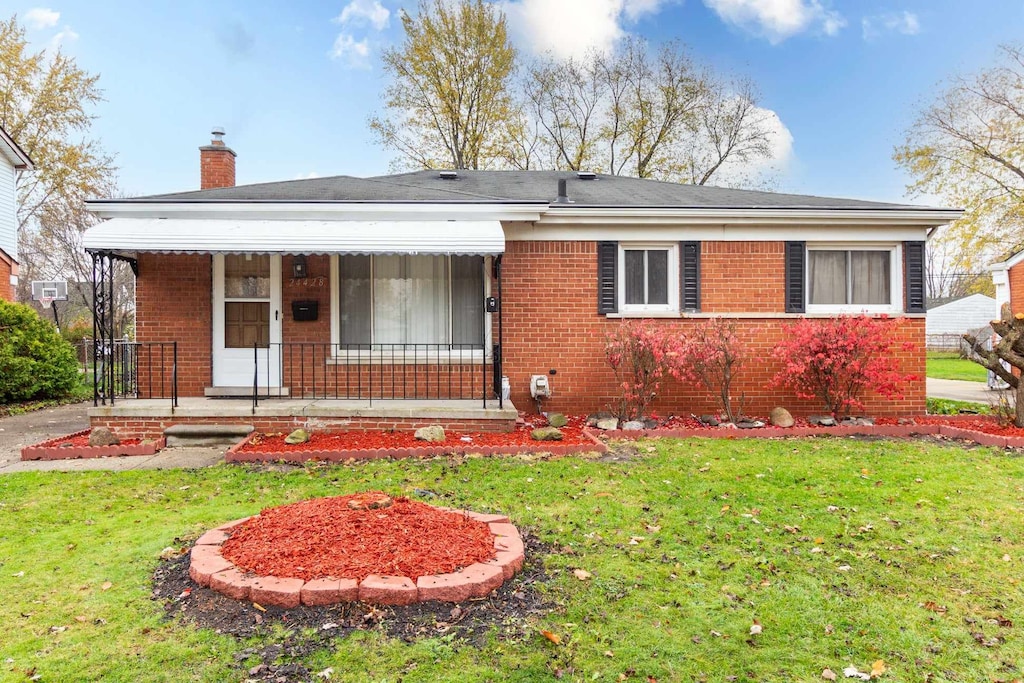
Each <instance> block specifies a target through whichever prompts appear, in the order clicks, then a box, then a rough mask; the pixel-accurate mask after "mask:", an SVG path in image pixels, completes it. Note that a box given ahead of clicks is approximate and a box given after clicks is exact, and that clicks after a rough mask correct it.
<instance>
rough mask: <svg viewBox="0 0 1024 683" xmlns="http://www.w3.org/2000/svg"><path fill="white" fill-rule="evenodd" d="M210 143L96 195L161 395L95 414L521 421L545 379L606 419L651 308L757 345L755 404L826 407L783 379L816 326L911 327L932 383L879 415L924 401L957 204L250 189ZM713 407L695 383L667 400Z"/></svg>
mask: <svg viewBox="0 0 1024 683" xmlns="http://www.w3.org/2000/svg"><path fill="white" fill-rule="evenodd" d="M200 155H201V169H202V173H201V176H202V183H201V187H202V189H201V190H199V191H192V192H182V193H176V194H164V195H156V196H149V197H141V198H135V199H108V200H96V201H91V202H89V205H88V206H89V209H90V210H91V211H92V212H94V213H95V214H96V215H97V216H99V217H100V218H102V219H105V220H104V222H103V223H101V224H99V225H97V226H96V227H93V228H91V229H90V230H89V231H88V232H87V233H86V235H85V240H84V241H85V246H86V247H87V248H88V250H89V251H90V252H91V253H92V254H93V256H94V260H95V263H96V264H97V272H98V274H99V276H98V285H97V287H98V290H99V292H100V296H99V297H98V306H97V309H98V311H97V312H98V319H99V320H100V327H101V330H100V332H101V336H102V333H103V329H102V328H103V321H102V318H103V310H102V309H103V306H104V303H103V299H104V297H103V287H104V280H103V273H104V267H106V266H107V265H109V263H110V262H111V260H116V259H128V260H130V262H131V263H132V264H133V267H135V268H136V270H137V294H136V316H137V348H136V351H135V353H137V355H138V359H139V361H138V363H139V367H138V386H137V387H136V390H137V395H138V396H140V397H143V398H148V397H154V398H152V399H151V400H136V401H115V403H114V405H102V406H98V407H97V408H95V409H94V410H93V421H94V424H109V425H112V426H114V427H116V428H118V429H121V430H126V431H133V432H136V433H152V432H155V431H156V430H158V429H159V428H162V427H164V426H166V425H168V424H173V423H175V422H188V421H197V422H198V421H207V422H215V421H222V422H239V421H243V422H246V423H249V424H253V423H255V424H257V426H267V425H280V426H290V425H294V424H304V423H313V424H314V426H316V425H318V424H319V425H323V424H327V425H329V426H334V427H348V428H359V427H365V426H373V427H376V426H381V425H383V426H394V427H398V428H407V427H410V426H413V425H414V424H419V423H430V422H437V421H440V422H442V423H449V424H452V423H459V422H460V421H463V422H470V423H472V426H473V427H475V428H480V429H485V428H486V429H510V428H511V426H512V424H513V421H514V417H515V411H514V410H510V405H509V402H508V401H503V400H501V397H500V393H501V382H500V377H501V376H502V375H504V376H506V377H507V378H508V384H509V388H510V398H511V403H512V404H514V405H515V406H517V407H519V408H521V409H524V410H528V411H533V410H536V409H537V407H538V406H537V405H536V404H535V402H534V399H533V397H532V396H531V391H530V389H531V378H533V377H535V376H541V377H543V378H545V379H546V380H547V381H548V384H549V387H550V390H551V395H550V397H548V398H545V399H543V400H542V402H541V403H540V405H539V407H540V409H541V410H556V411H562V412H568V413H584V412H591V411H596V410H601V409H603V408H605V406H607V405H608V404H609V403H610V402H611V400H612V399H613V397H614V396H615V395H616V393H617V392H616V385H615V380H614V377H613V374H612V372H611V370H610V369H609V368H608V367H607V365H606V363H605V360H604V354H603V346H604V342H605V335H606V333H607V332H609V331H610V330H612V329H614V328H615V327H616V326H618V325H619V324H621V323H622V321H623V320H626V319H630V318H646V319H652V320H655V321H656V323H657V324H660V325H666V326H671V327H673V328H677V329H680V330H684V329H686V328H688V327H690V326H693V325H694V324H697V323H701V322H703V321H706V320H707V319H709V318H712V317H715V316H722V317H726V318H731V319H734V320H735V321H736V322H737V323H738V325H739V326H740V328H741V330H742V334H743V336H744V338H745V340H746V341H747V342H748V345H749V349H750V352H751V355H752V358H750V360H749V362H748V363H747V364H746V366H745V367H744V369H743V374H742V386H741V387H739V391H740V392H742V393H743V394H745V396H746V405H745V409H746V412H748V413H750V414H761V415H763V414H766V413H767V412H768V411H769V410H770V409H771V408H772V407H773V406H775V405H779V404H781V405H785V406H786V407H788V408H790V409H791V410H792V411H794V413H796V414H806V413H808V412H814V411H817V410H820V407H819V406H816V405H813V404H810V403H807V402H802V401H799V400H797V399H796V398H795V397H794V396H784V395H780V394H779V392H778V390H775V389H771V388H769V387H768V386H767V383H768V380H769V379H770V378H771V376H772V375H773V374H774V373H775V371H776V370H777V367H776V363H775V362H774V361H772V360H771V359H770V357H769V353H770V350H771V348H772V347H773V345H774V344H775V343H776V342H778V341H779V340H780V339H781V338H783V336H784V335H785V334H786V330H787V326H788V324H789V323H790V322H792V321H793V320H794V319H796V318H798V317H800V316H835V315H839V314H852V313H861V312H866V313H869V314H878V315H882V314H886V315H889V316H896V317H899V318H900V324H899V329H898V339H897V340H896V341H897V342H904V341H910V342H913V343H914V347H915V348H914V350H913V351H903V350H900V351H898V352H896V353H898V355H899V360H900V365H901V368H902V370H903V371H904V372H910V373H914V374H916V375H918V376H919V377H920V379H919V380H917V381H915V382H913V383H911V384H910V385H909V386H907V387H906V388H905V396H904V398H903V399H902V400H899V401H891V402H889V401H886V400H884V399H881V398H880V397H871V398H870V399H869V401H868V411H869V412H870V413H872V414H876V415H883V414H889V415H892V414H914V413H923V412H924V409H925V381H924V374H925V373H924V369H925V350H924V346H925V344H924V340H925V336H924V334H925V332H924V330H925V298H924V297H925V293H924V283H925V277H924V275H925V273H924V261H925V259H924V248H925V241H926V239H927V236H928V234H929V231H931V230H933V229H935V228H936V227H938V226H941V225H944V224H946V223H948V222H949V221H951V220H955V219H956V218H957V217H958V216H959V215H960V212H959V211H955V210H949V209H936V208H922V207H915V206H904V205H896V204H885V203H877V202H868V201H857V200H849V199H830V198H822V197H810V196H797V195H787V194H775V193H768V192H756V191H747V190H732V189H723V188H715V187H698V186H690V185H680V184H674V183H666V182H657V181H652V180H641V179H636V178H627V177H617V176H608V175H602V174H593V173H575V172H561V171H465V170H460V171H458V172H454V171H418V172H412V173H404V174H397V175H388V176H379V177H372V178H354V177H349V176H337V177H332V178H316V179H310V180H295V181H288V182H276V183H265V184H258V185H248V186H237V187H236V186H235V183H234V175H235V174H234V168H235V159H236V155H235V152H233V151H232V150H231V149H229V148H228V147H227V146H225V144H224V142H223V141H222V140H221V139H220V134H219V133H218V131H215V139H214V140H213V141H212V142H211V144H209V145H206V146H204V147H201V148H200ZM168 342H176V348H175V355H176V366H175V367H176V387H177V393H178V396H179V397H180V405H179V406H177V407H173V406H172V405H171V402H169V401H167V400H166V398H167V389H166V387H167V386H168V385H169V384H170V383H171V382H170V378H169V373H170V372H171V370H169V365H168V364H169V361H168V360H166V359H167V358H168V357H169V356H168V355H169V354H171V351H170V350H168V349H167V348H166V347H165V346H163V345H162V343H168ZM897 346H899V344H897ZM158 351H159V353H158ZM160 354H163V355H162V356H160ZM159 358H163V360H160V359H159ZM254 385H255V386H256V390H255V393H256V394H257V398H258V400H256V401H252V400H249V401H248V402H247V401H246V400H237V399H236V400H234V401H232V400H221V401H213V400H203V399H202V398H200V397H204V396H205V397H213V396H235V397H249V398H250V399H251V398H252V394H253V393H254V389H253V387H254ZM111 396H112V397H113V392H111ZM105 397H106V396H105V395H104V396H102V397H101V398H105ZM156 397H160V398H162V399H163V400H160V401H157V398H156ZM189 397H192V398H189ZM260 397H266V398H260ZM103 402H104V403H106V402H105V401H103ZM300 405H301V406H302V407H301V408H300V407H299V406H300ZM230 406H241V407H238V408H237V414H236V413H232V412H231V411H232V410H235V408H231V407H230ZM715 409H716V404H715V402H714V400H713V397H712V396H710V395H709V394H708V393H707V392H706V391H704V390H703V389H700V388H698V387H692V386H681V385H679V384H677V383H674V382H669V383H668V384H667V385H666V387H665V391H664V393H663V395H662V396H660V397H659V398H658V400H657V404H656V406H655V410H656V411H657V412H658V413H659V414H661V415H667V414H669V413H676V414H688V413H691V412H694V413H701V412H711V411H713V410H715Z"/></svg>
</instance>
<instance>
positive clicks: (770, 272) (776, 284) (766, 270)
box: [595, 242, 786, 313]
mask: <svg viewBox="0 0 1024 683" xmlns="http://www.w3.org/2000/svg"><path fill="white" fill-rule="evenodd" d="M784 248H785V242H702V243H701V250H700V252H701V253H700V295H701V298H700V301H701V310H702V311H708V312H714V313H779V312H781V311H784V310H785V306H786V299H785V290H784V289H783V285H784V284H785V277H786V273H785V268H784V265H785V264H784V262H783V249H784ZM595 258H596V257H595ZM595 296H596V295H595Z"/></svg>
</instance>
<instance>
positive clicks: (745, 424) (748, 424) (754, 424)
mask: <svg viewBox="0 0 1024 683" xmlns="http://www.w3.org/2000/svg"><path fill="white" fill-rule="evenodd" d="M761 427H764V422H761V421H760V420H736V428H737V429H760V428H761Z"/></svg>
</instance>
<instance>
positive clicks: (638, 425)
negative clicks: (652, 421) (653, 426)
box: [622, 420, 645, 432]
mask: <svg viewBox="0 0 1024 683" xmlns="http://www.w3.org/2000/svg"><path fill="white" fill-rule="evenodd" d="M644 427H645V425H644V423H643V422H641V421H640V420H630V421H629V422H623V423H622V429H623V430H624V431H628V432H637V431H640V430H641V429H643V428H644Z"/></svg>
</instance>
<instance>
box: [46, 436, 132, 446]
mask: <svg viewBox="0 0 1024 683" xmlns="http://www.w3.org/2000/svg"><path fill="white" fill-rule="evenodd" d="M140 443H142V439H121V443H120V445H121V446H136V445H138V444H140ZM37 445H39V446H56V447H57V448H69V447H72V446H74V447H75V448H81V447H83V446H88V445H89V432H85V433H82V434H71V435H69V436H65V437H60V438H57V439H50V440H49V441H43V442H42V443H40V444H37Z"/></svg>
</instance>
